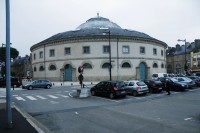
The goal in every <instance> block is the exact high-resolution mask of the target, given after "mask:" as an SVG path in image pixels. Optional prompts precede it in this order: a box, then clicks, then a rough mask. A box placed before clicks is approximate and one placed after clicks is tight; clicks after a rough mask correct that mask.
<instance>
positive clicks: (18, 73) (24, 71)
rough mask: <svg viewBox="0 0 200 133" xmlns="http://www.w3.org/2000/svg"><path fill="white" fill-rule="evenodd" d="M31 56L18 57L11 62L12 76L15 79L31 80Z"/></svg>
mask: <svg viewBox="0 0 200 133" xmlns="http://www.w3.org/2000/svg"><path fill="white" fill-rule="evenodd" d="M31 68H32V67H31V62H30V56H28V55H26V56H25V57H20V56H18V57H17V58H15V59H14V60H13V61H12V62H11V75H12V76H15V77H25V78H31V77H32V75H31Z"/></svg>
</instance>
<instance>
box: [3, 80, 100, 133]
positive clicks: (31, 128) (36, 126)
mask: <svg viewBox="0 0 200 133" xmlns="http://www.w3.org/2000/svg"><path fill="white" fill-rule="evenodd" d="M97 83H98V82H84V84H85V85H86V86H87V85H94V84H97ZM52 84H53V86H80V84H79V82H52ZM17 90H22V88H14V90H13V88H11V91H17ZM6 113H7V112H6V88H0V133H22V132H23V133H38V132H39V133H48V132H49V131H48V129H46V128H45V127H43V126H42V125H41V124H40V123H38V122H37V121H36V120H35V119H34V118H32V117H31V116H30V115H29V114H28V113H26V112H25V111H23V109H20V108H19V107H17V106H16V105H14V104H12V123H13V128H10V129H9V128H7V114H6Z"/></svg>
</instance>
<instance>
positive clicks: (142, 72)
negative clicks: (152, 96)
mask: <svg viewBox="0 0 200 133" xmlns="http://www.w3.org/2000/svg"><path fill="white" fill-rule="evenodd" d="M139 67H140V80H144V79H146V77H147V74H146V64H145V63H140V66H139Z"/></svg>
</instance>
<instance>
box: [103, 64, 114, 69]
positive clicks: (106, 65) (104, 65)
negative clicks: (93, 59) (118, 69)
mask: <svg viewBox="0 0 200 133" xmlns="http://www.w3.org/2000/svg"><path fill="white" fill-rule="evenodd" d="M109 67H110V63H104V64H103V65H102V68H109ZM111 68H112V65H111Z"/></svg>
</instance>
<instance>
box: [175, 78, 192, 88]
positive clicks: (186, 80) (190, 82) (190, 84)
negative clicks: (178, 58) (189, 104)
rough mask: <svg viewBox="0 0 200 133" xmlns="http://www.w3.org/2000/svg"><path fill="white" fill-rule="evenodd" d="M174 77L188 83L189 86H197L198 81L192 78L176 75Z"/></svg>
mask: <svg viewBox="0 0 200 133" xmlns="http://www.w3.org/2000/svg"><path fill="white" fill-rule="evenodd" d="M174 78H175V79H177V80H178V81H179V82H182V83H186V84H187V85H188V87H189V88H192V87H195V86H196V83H195V82H194V81H193V80H192V79H190V78H187V77H174Z"/></svg>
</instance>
